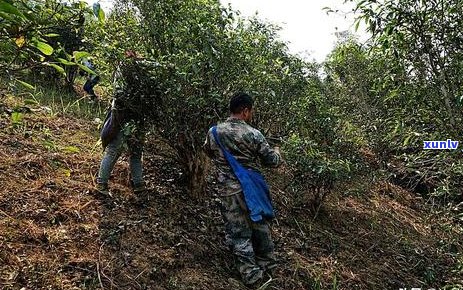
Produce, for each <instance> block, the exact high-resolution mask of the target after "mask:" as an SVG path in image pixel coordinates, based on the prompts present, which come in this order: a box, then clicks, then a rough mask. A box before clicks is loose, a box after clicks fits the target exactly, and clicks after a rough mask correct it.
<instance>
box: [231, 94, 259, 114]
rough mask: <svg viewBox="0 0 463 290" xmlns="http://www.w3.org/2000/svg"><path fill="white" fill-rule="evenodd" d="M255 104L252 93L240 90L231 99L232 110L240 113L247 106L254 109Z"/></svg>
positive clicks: (234, 112)
mask: <svg viewBox="0 0 463 290" xmlns="http://www.w3.org/2000/svg"><path fill="white" fill-rule="evenodd" d="M253 104H254V100H253V99H252V97H251V96H250V95H248V94H246V93H244V92H238V93H236V94H234V95H233V97H232V98H231V99H230V112H231V113H233V114H239V113H241V112H242V111H243V110H244V109H246V108H248V109H252V106H253Z"/></svg>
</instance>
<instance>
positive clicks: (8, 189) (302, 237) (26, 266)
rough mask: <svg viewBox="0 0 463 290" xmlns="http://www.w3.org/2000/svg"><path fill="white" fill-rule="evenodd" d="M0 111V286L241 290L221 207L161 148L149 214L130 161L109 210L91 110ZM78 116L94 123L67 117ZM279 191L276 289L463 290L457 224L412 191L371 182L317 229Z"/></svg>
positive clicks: (10, 102)
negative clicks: (137, 197)
mask: <svg viewBox="0 0 463 290" xmlns="http://www.w3.org/2000/svg"><path fill="white" fill-rule="evenodd" d="M47 99H48V100H49V98H47ZM0 101H1V102H0V103H4V104H6V106H3V107H0V288H2V289H21V288H22V287H26V288H27V289H101V288H104V289H240V288H243V287H242V286H240V285H239V283H238V284H237V282H236V281H235V280H234V279H237V274H236V272H234V270H233V266H232V257H231V255H230V254H229V252H228V251H227V249H226V248H225V247H224V246H223V245H222V239H223V228H222V222H221V217H220V215H219V213H218V211H217V206H216V200H215V199H214V198H213V197H211V196H207V197H205V198H204V199H201V200H194V199H191V198H189V197H188V195H187V193H186V192H185V189H184V188H183V186H182V185H181V183H180V179H181V174H180V172H179V170H178V169H177V168H176V165H175V163H173V162H172V161H170V160H168V159H166V158H163V157H161V156H159V155H157V154H156V153H159V150H161V149H159V146H156V145H155V144H154V143H151V142H150V143H149V144H148V145H147V153H146V155H145V168H146V179H147V181H148V185H149V189H150V190H149V192H150V194H149V199H148V201H147V202H146V204H145V206H140V205H139V204H137V203H135V202H134V197H133V195H132V193H131V192H130V189H129V187H128V186H127V172H128V171H127V169H128V166H127V162H126V160H125V159H123V160H121V161H120V162H119V163H118V164H117V165H116V169H115V171H114V174H113V180H112V188H113V189H114V199H101V198H100V197H98V196H96V195H94V194H92V187H93V179H94V175H95V174H96V172H97V169H98V163H99V160H100V158H101V150H100V148H99V146H98V145H97V144H96V141H97V136H98V133H97V125H96V124H94V123H93V122H92V121H91V119H88V118H87V119H86V118H82V115H84V116H85V115H88V116H90V115H91V114H90V113H91V112H92V111H91V110H93V109H92V108H88V107H85V108H84V109H85V110H86V111H85V110H83V109H82V108H79V109H75V108H74V109H71V108H70V109H68V110H65V109H64V108H66V107H67V106H66V104H72V103H73V101H71V102H70V101H69V99H68V100H67V101H66V100H65V101H64V102H63V103H61V101H60V102H59V103H58V105H57V104H56V103H54V104H55V105H56V106H54V107H53V106H51V107H52V111H51V113H50V111H49V110H48V109H46V108H43V107H41V106H40V105H28V107H30V108H32V109H33V112H30V113H24V115H23V116H24V118H23V119H22V121H21V123H18V124H17V125H13V124H12V122H11V116H9V114H8V113H6V112H4V111H5V108H10V109H11V108H14V107H18V106H19V107H20V106H22V105H23V101H21V100H20V98H18V97H12V96H6V95H2V97H1V99H0ZM43 101H44V100H40V102H43ZM63 104H64V105H63ZM73 106H76V104H74V105H73ZM85 106H87V105H85ZM76 110H77V111H79V110H80V111H82V110H83V111H85V112H87V113H88V114H81V115H80V116H81V117H80V118H77V117H75V116H74V117H73V116H70V115H69V114H67V113H69V112H71V111H72V112H75V111H76ZM57 112H58V113H57ZM63 113H65V114H63ZM278 184H279V182H278V180H277V179H275V180H274V181H273V192H274V196H275V203H276V207H277V208H278V209H279V211H280V213H279V218H278V219H277V220H276V223H275V225H274V236H275V241H276V246H277V251H278V253H279V255H280V257H281V259H282V266H281V267H280V269H279V270H278V271H277V273H276V275H275V277H274V279H275V281H274V282H273V283H272V284H271V286H270V287H269V288H268V289H398V288H399V287H423V288H426V287H428V288H430V287H435V288H438V287H444V285H451V284H452V285H458V284H460V285H463V270H462V267H463V261H462V255H461V253H462V251H463V247H462V243H463V241H462V237H463V235H462V228H461V221H458V220H456V219H452V218H450V216H448V215H447V214H446V213H445V212H443V213H441V214H439V215H437V214H431V211H430V210H429V208H427V206H426V205H425V204H424V202H423V201H422V200H420V199H417V198H416V197H414V196H413V195H412V194H411V193H409V192H406V191H404V190H402V189H400V188H398V187H395V186H393V185H391V184H388V183H386V182H383V181H374V182H369V181H367V180H364V181H362V182H361V183H359V184H354V185H351V186H347V185H346V186H345V187H346V188H349V190H341V189H340V190H338V192H336V193H335V194H332V195H331V196H330V197H329V198H328V200H327V201H326V203H325V205H324V207H323V208H322V210H321V211H320V212H319V215H318V217H317V218H316V219H315V220H313V218H312V217H313V215H312V214H311V213H310V212H309V211H308V210H307V209H306V207H305V206H304V205H301V204H296V203H295V202H294V200H295V199H294V198H293V197H292V196H289V195H288V194H287V193H285V192H284V191H282V190H281V189H279V186H278ZM458 253H459V255H458ZM230 278H231V279H230ZM243 289H244V288H243ZM426 289H427V288H426ZM449 289H452V288H449ZM454 289H463V288H462V287H460V288H458V287H457V286H456V287H455V288H454Z"/></svg>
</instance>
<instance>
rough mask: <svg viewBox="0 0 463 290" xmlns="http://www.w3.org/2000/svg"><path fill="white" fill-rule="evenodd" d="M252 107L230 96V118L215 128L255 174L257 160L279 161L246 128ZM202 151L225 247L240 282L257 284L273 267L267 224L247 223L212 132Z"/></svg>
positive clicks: (245, 97)
mask: <svg viewBox="0 0 463 290" xmlns="http://www.w3.org/2000/svg"><path fill="white" fill-rule="evenodd" d="M252 106H253V100H252V98H251V96H249V95H247V94H245V93H237V94H236V95H234V96H233V98H232V99H231V100H230V112H231V115H230V117H229V118H228V119H227V120H226V121H225V122H223V123H221V124H218V125H217V134H218V135H217V136H218V138H219V139H220V141H221V143H222V144H223V146H224V147H225V149H226V150H228V151H229V152H230V153H231V154H232V155H233V156H235V158H236V159H237V160H238V162H239V163H240V164H241V165H242V166H244V167H245V168H252V169H254V170H257V167H256V165H257V161H258V160H259V161H260V163H261V164H262V165H263V166H268V167H277V166H278V165H280V163H281V161H282V160H281V155H280V151H279V148H278V147H276V148H271V147H270V146H269V144H268V143H267V141H266V140H265V137H264V136H263V135H262V133H261V132H260V131H259V130H257V129H255V128H253V127H251V126H250V125H248V124H247V123H248V122H250V121H251V118H252V112H253V111H252ZM204 148H205V151H206V153H207V155H208V156H209V157H210V158H212V159H213V161H214V164H215V165H216V169H217V181H218V189H219V192H218V195H219V196H220V200H221V212H222V216H223V218H224V221H225V232H226V243H227V245H228V246H229V247H230V249H231V250H232V251H233V254H234V256H235V257H236V260H235V261H236V266H237V269H238V271H239V272H240V274H241V278H242V280H243V282H244V283H245V284H247V285H253V284H257V283H258V282H260V280H262V278H263V274H264V272H265V271H268V270H271V269H272V268H274V267H275V266H276V259H275V256H274V253H273V250H274V245H273V240H272V237H271V234H270V227H269V224H268V221H266V220H263V221H261V222H253V221H251V219H250V217H249V213H248V208H247V206H246V203H245V201H244V197H243V192H242V190H241V185H240V182H239V181H238V180H237V179H236V177H235V175H234V173H233V170H232V168H231V167H230V166H229V164H228V162H227V160H226V159H225V157H224V155H223V153H222V151H221V149H220V147H219V145H218V144H217V142H216V141H215V139H214V136H213V133H212V129H211V130H209V132H208V134H207V137H206V142H205V144H204Z"/></svg>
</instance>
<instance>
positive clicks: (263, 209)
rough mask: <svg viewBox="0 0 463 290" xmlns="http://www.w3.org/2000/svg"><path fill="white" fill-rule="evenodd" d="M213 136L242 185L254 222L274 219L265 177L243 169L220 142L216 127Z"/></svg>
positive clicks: (213, 128)
mask: <svg viewBox="0 0 463 290" xmlns="http://www.w3.org/2000/svg"><path fill="white" fill-rule="evenodd" d="M212 134H213V136H214V139H215V141H216V142H217V144H218V145H219V147H220V148H221V149H222V152H223V154H224V156H225V159H227V162H228V164H229V165H230V167H231V168H232V170H233V172H234V173H235V176H236V178H237V179H238V181H239V182H240V184H241V189H242V191H243V195H244V201H245V202H246V205H247V207H248V210H249V217H250V218H251V220H252V221H253V222H259V221H262V220H263V219H264V218H265V219H272V218H274V217H275V213H274V211H273V206H272V202H271V199H270V190H269V187H268V185H267V182H266V181H265V178H264V176H263V175H262V174H260V173H259V172H257V171H255V170H252V169H247V168H245V167H243V166H242V165H241V164H240V163H239V162H238V160H236V158H235V156H233V155H232V154H231V153H230V152H228V150H227V149H225V147H224V146H223V145H222V143H221V142H220V141H219V138H218V135H217V127H216V126H214V127H212Z"/></svg>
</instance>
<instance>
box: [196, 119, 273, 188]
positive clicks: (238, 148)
mask: <svg viewBox="0 0 463 290" xmlns="http://www.w3.org/2000/svg"><path fill="white" fill-rule="evenodd" d="M217 134H218V137H219V139H220V141H221V143H222V144H223V146H224V147H225V149H227V150H228V151H229V152H230V153H231V154H232V155H233V156H235V158H236V159H237V160H238V162H239V163H241V165H243V166H244V167H246V168H252V169H254V170H259V167H258V161H260V164H261V165H263V166H266V167H277V166H278V165H280V163H281V156H280V154H279V153H277V152H276V151H275V150H273V149H272V148H271V147H270V145H269V144H268V142H267V140H265V137H264V135H262V133H261V132H260V131H259V130H257V129H255V128H253V127H251V126H249V125H248V124H247V123H246V122H245V121H243V120H239V119H236V118H232V117H230V118H228V119H227V120H226V121H225V122H223V123H220V124H218V125H217ZM204 150H205V151H206V154H207V155H208V156H209V157H210V158H212V160H213V161H214V164H215V165H216V174H217V181H218V185H219V186H220V189H219V191H220V192H219V194H220V195H231V194H234V193H236V192H239V191H240V190H241V186H240V183H239V181H238V180H237V179H236V177H235V175H234V173H233V170H232V169H231V167H230V166H229V165H228V162H227V160H226V159H225V157H224V156H223V153H222V150H221V149H220V147H219V145H217V143H216V141H215V139H214V136H213V134H212V129H210V130H209V132H208V133H207V136H206V141H205V143H204Z"/></svg>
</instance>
